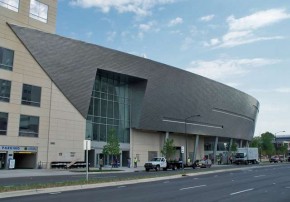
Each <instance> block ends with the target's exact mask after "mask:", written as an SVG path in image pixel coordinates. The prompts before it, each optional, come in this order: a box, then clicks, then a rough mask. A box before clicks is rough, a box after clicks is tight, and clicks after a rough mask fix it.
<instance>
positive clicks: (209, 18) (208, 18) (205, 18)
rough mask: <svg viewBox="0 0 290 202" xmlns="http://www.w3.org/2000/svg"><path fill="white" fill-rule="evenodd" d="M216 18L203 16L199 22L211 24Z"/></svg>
mask: <svg viewBox="0 0 290 202" xmlns="http://www.w3.org/2000/svg"><path fill="white" fill-rule="evenodd" d="M213 18H214V15H207V16H203V17H201V18H200V19H199V20H200V21H204V22H209V21H211V20H212V19H213Z"/></svg>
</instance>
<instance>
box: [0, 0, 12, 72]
mask: <svg viewBox="0 0 290 202" xmlns="http://www.w3.org/2000/svg"><path fill="white" fill-rule="evenodd" d="M0 1H1V0H0ZM13 58H14V51H13V50H9V49H6V48H1V47H0V69H6V70H10V71H12V67H13Z"/></svg>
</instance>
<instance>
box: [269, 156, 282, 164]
mask: <svg viewBox="0 0 290 202" xmlns="http://www.w3.org/2000/svg"><path fill="white" fill-rule="evenodd" d="M269 161H270V163H279V162H281V163H282V162H283V159H282V158H281V157H279V156H272V157H271V158H270V160H269Z"/></svg>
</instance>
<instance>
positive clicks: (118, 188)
mask: <svg viewBox="0 0 290 202" xmlns="http://www.w3.org/2000/svg"><path fill="white" fill-rule="evenodd" d="M125 187H126V186H119V187H118V189H120V188H125Z"/></svg>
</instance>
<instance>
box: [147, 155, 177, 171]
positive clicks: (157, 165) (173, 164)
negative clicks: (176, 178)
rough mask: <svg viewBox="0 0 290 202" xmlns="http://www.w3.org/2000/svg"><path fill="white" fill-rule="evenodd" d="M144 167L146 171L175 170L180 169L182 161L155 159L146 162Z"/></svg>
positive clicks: (163, 158)
mask: <svg viewBox="0 0 290 202" xmlns="http://www.w3.org/2000/svg"><path fill="white" fill-rule="evenodd" d="M144 167H145V170H146V171H149V170H150V169H154V170H156V171H159V170H160V169H161V168H162V169H163V170H167V169H172V170H176V169H180V168H182V161H167V160H166V158H165V157H155V158H153V159H151V161H148V162H146V163H145V165H144Z"/></svg>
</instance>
